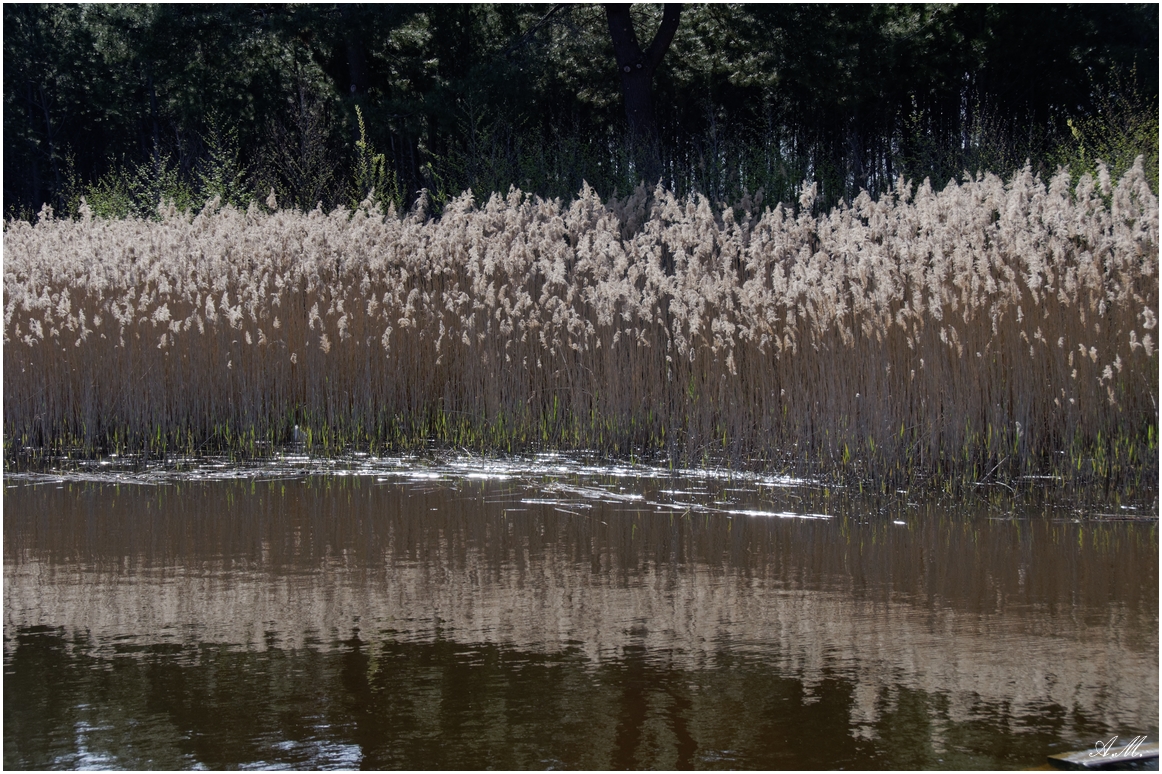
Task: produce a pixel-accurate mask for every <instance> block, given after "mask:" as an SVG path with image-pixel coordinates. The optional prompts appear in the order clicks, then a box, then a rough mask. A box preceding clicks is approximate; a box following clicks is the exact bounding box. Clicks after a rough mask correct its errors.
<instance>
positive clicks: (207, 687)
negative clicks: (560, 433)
mask: <svg viewBox="0 0 1162 774" xmlns="http://www.w3.org/2000/svg"><path fill="white" fill-rule="evenodd" d="M4 482H5V489H4V498H3V504H4V732H3V734H4V765H5V768H36V769H44V768H154V769H174V768H176V769H180V768H212V769H229V768H322V769H328V768H361V767H362V768H468V769H475V768H486V767H490V768H503V769H510V768H516V769H524V768H582V769H608V768H627V767H629V768H665V769H686V768H710V769H713V768H764V769H766V768H774V769H780V768H980V767H984V768H1020V767H1029V766H1036V765H1038V764H1040V763H1042V762H1044V759H1045V756H1046V755H1047V754H1051V753H1054V752H1063V751H1066V750H1072V749H1082V748H1087V747H1093V745H1094V743H1095V742H1097V741H1099V740H1108V739H1109V738H1110V737H1112V736H1115V735H1117V736H1119V737H1120V738H1121V740H1123V741H1129V740H1130V739H1131V738H1132V737H1134V736H1136V735H1143V734H1144V735H1147V736H1149V737H1150V738H1151V739H1156V738H1157V734H1158V697H1159V683H1158V647H1159V641H1158V532H1157V520H1156V517H1157V514H1156V512H1154V513H1146V514H1143V513H1139V512H1137V511H1134V510H1132V509H1125V508H1117V507H1113V508H1111V509H1109V510H1107V511H1104V512H1103V511H1094V510H1089V511H1086V512H1079V511H1076V510H1072V509H1069V508H1061V507H1056V508H1050V507H1048V506H1039V507H1031V506H1026V507H1024V508H1021V509H1017V508H1014V507H1013V506H1011V505H1009V506H1004V505H998V504H997V503H996V502H994V503H993V504H991V505H990V504H989V503H988V501H987V500H986V499H985V498H981V499H980V500H979V501H968V502H964V501H961V502H958V503H945V504H937V503H916V502H909V501H908V499H907V497H906V496H904V495H903V494H896V495H893V496H891V497H886V498H870V497H861V496H860V495H859V494H858V493H855V492H850V491H845V490H836V489H827V488H825V487H822V486H817V485H812V484H810V483H807V482H802V481H794V480H790V479H781V478H777V477H757V476H746V475H731V474H729V473H727V472H724V471H717V472H713V471H701V472H699V471H680V472H677V473H675V472H671V471H668V470H658V469H653V468H648V467H641V466H628V465H607V464H601V463H588V462H585V461H584V460H580V459H576V458H568V457H556V456H553V455H545V456H541V457H536V458H530V459H526V460H518V461H509V462H489V461H482V460H479V459H475V460H474V459H462V460H445V461H442V462H432V461H423V460H409V459H399V460H386V459H380V460H372V459H367V458H364V459H361V460H355V461H351V462H349V463H343V464H335V465H330V466H321V464H320V463H316V462H313V461H311V460H305V459H295V458H291V459H287V460H284V461H282V462H280V463H277V464H272V465H267V466H261V467H253V468H247V467H239V466H230V465H213V464H203V465H201V466H200V467H198V468H197V469H195V470H192V471H184V472H183V471H174V470H166V469H158V470H151V471H146V472H140V473H132V472H118V471H116V470H114V469H113V467H112V466H107V467H101V466H95V467H94V468H92V469H90V470H87V471H81V472H74V473H70V474H68V475H62V476H51V475H43V474H42V475H33V474H29V475H7V476H5V479H4ZM1127 517H1129V518H1128V519H1127Z"/></svg>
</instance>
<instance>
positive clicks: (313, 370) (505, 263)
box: [4, 161, 1158, 497]
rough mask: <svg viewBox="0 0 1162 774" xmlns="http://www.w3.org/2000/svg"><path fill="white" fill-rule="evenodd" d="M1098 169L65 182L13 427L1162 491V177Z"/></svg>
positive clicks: (14, 362)
mask: <svg viewBox="0 0 1162 774" xmlns="http://www.w3.org/2000/svg"><path fill="white" fill-rule="evenodd" d="M1098 172H1099V174H1098V176H1097V178H1096V179H1094V178H1092V177H1090V176H1089V175H1084V176H1082V178H1081V180H1080V182H1079V183H1078V185H1077V186H1076V187H1072V186H1071V183H1070V177H1069V173H1068V172H1064V171H1063V172H1061V173H1059V174H1058V175H1056V176H1055V177H1054V178H1053V179H1052V180H1051V181H1049V183H1048V184H1047V185H1046V184H1045V183H1044V182H1042V181H1041V180H1039V179H1038V178H1036V177H1035V176H1033V175H1032V173H1031V172H1030V170H1029V169H1026V170H1024V171H1023V172H1021V173H1019V174H1017V175H1015V176H1014V177H1013V179H1012V180H1011V181H1009V182H1008V183H1004V182H1003V181H1001V180H1000V179H999V178H997V177H995V176H992V175H987V176H983V177H979V178H977V179H975V180H972V181H968V182H965V183H962V184H959V185H957V184H953V185H949V186H947V187H945V188H944V189H943V190H940V191H936V190H933V189H932V188H931V187H930V186H928V185H927V184H925V185H922V186H920V187H919V188H917V189H913V188H912V187H910V186H902V187H901V188H900V189H899V190H898V191H896V192H895V193H891V194H885V195H884V196H882V197H880V199H879V200H877V201H873V200H872V199H871V197H869V196H868V195H867V194H863V195H861V196H860V197H858V198H857V199H856V200H855V201H854V202H853V204H852V205H851V206H850V207H849V206H846V205H841V206H839V207H837V208H835V209H833V210H832V211H830V212H829V213H827V214H824V215H820V216H815V215H812V214H810V213H811V210H812V204H813V203H812V201H811V198H812V197H813V196H814V194H815V191H814V187H811V188H808V190H807V191H805V192H804V194H803V198H802V201H801V202H800V203H799V205H800V206H799V207H798V208H795V209H797V210H798V212H797V214H796V212H795V209H789V208H786V207H784V206H782V205H778V206H776V207H773V208H772V207H769V206H767V207H763V206H760V205H761V203H760V202H759V201H757V200H751V199H749V198H747V199H744V200H743V201H741V202H740V203H739V205H738V207H737V208H730V207H726V208H722V207H718V206H714V205H712V204H711V203H710V202H709V201H708V200H707V199H706V198H705V197H702V196H694V197H691V198H687V199H679V198H676V197H675V196H674V195H673V194H671V193H669V192H667V191H665V190H664V189H662V188H661V187H658V188H656V189H655V190H654V191H653V192H652V193H650V192H647V191H646V190H645V189H644V188H639V190H638V191H637V192H636V193H635V194H634V195H633V196H631V197H629V198H628V199H625V200H614V201H608V202H603V201H602V200H601V199H599V198H598V197H597V196H596V194H594V193H593V192H592V191H591V190H586V191H583V192H582V195H581V196H580V197H579V198H577V199H575V200H574V201H572V202H571V203H567V204H563V203H562V202H561V201H560V200H552V201H547V200H544V199H541V198H539V197H530V196H527V195H522V194H521V193H520V192H519V191H513V192H511V193H510V194H509V195H508V196H507V198H503V197H501V196H499V195H496V194H494V195H493V196H492V197H491V198H490V199H488V200H487V201H486V202H480V203H477V202H474V201H473V199H472V197H471V196H469V195H465V196H463V197H460V198H457V199H455V200H453V201H451V202H449V203H448V205H447V206H446V207H445V208H444V211H443V214H442V216H441V217H440V218H427V217H425V216H424V212H423V209H422V207H421V208H417V209H415V210H413V211H412V212H411V213H410V214H406V215H401V214H398V213H396V212H395V211H394V210H393V211H391V212H388V213H383V212H381V211H380V210H379V209H378V204H377V203H374V202H371V201H366V202H364V204H363V206H362V207H360V208H359V209H357V210H356V211H354V212H349V211H347V210H345V209H336V210H335V211H333V212H332V213H331V214H330V215H327V214H325V213H323V212H322V211H321V210H314V211H312V212H310V213H303V212H302V211H299V210H293V209H291V210H276V209H275V207H276V202H275V199H274V197H271V198H270V199H269V200H268V202H267V203H266V204H264V205H260V204H258V203H252V204H251V205H250V207H249V208H248V209H247V210H245V211H243V210H237V209H234V208H233V207H230V206H226V207H225V208H223V209H219V202H217V201H214V202H211V203H210V205H208V206H207V207H206V208H205V209H203V210H202V211H201V212H200V213H199V214H197V215H192V214H182V213H179V212H177V211H176V210H175V209H174V208H173V206H172V205H171V206H170V207H169V208H168V209H167V210H166V211H165V212H163V213H161V214H160V218H159V220H156V221H150V220H139V219H129V220H103V219H95V218H93V217H92V214H91V213H90V212H89V210H88V207H87V206H82V213H81V218H80V219H78V220H67V219H55V218H53V217H52V214H51V212H50V211H49V210H48V209H47V208H45V209H44V210H43V211H42V215H41V219H40V221H39V222H38V223H36V224H35V225H32V224H29V223H27V222H24V221H16V222H13V223H12V224H10V226H9V228H8V229H7V231H6V233H5V239H4V248H5V265H4V288H5V308H4V315H5V326H4V331H5V344H4V379H5V382H4V424H5V427H4V429H5V444H6V453H7V455H8V456H9V457H12V456H22V455H25V454H33V455H36V454H46V453H47V454H50V455H51V454H62V453H80V454H84V455H88V454H92V453H94V452H109V451H131V452H135V451H147V452H151V453H155V454H165V453H174V452H176V453H180V454H183V455H192V454H196V453H198V452H205V451H208V450H230V451H234V452H238V453H242V454H244V455H261V454H266V453H270V452H272V451H275V450H277V449H279V448H280V447H282V446H283V445H285V444H287V443H289V442H290V441H291V440H292V439H294V438H296V436H298V435H299V433H303V434H304V435H305V438H304V439H303V440H304V441H305V443H306V444H307V445H308V446H309V447H311V448H313V449H315V450H319V451H324V452H327V453H337V452H341V451H345V450H349V449H351V448H352V446H354V447H355V448H357V449H358V448H362V449H369V448H370V449H371V450H373V451H374V450H384V449H400V448H409V447H417V446H420V447H422V446H424V445H425V444H427V443H429V442H432V441H435V442H437V443H439V444H441V445H444V446H453V447H457V448H459V447H470V448H473V449H477V450H486V451H495V450H502V451H503V450H508V451H522V450H530V449H537V448H545V447H551V448H572V449H590V450H598V451H601V452H605V453H609V454H613V455H618V456H629V455H634V454H643V453H644V454H665V455H667V456H669V458H670V459H672V460H675V461H683V462H687V463H695V464H704V463H706V462H710V461H721V460H731V461H733V462H735V463H736V464H737V463H741V464H744V465H748V466H750V465H753V466H759V467H765V468H776V469H782V470H799V471H816V472H817V471H820V470H822V471H826V472H831V473H841V474H851V475H854V476H856V477H858V478H859V479H860V480H868V479H870V480H874V481H878V482H881V483H882V485H883V486H885V487H886V486H895V485H899V484H903V483H914V482H916V481H925V480H936V481H939V482H942V483H945V484H948V483H950V482H961V483H968V484H980V483H986V484H987V483H989V482H991V481H993V480H995V479H997V478H999V479H1000V480H1001V481H1002V482H1003V481H1013V480H1014V479H1016V478H1017V477H1019V476H1022V475H1032V476H1051V477H1053V478H1055V479H1056V480H1058V481H1067V482H1071V483H1073V484H1080V485H1084V486H1089V485H1091V484H1094V483H1096V484H1099V485H1100V486H1101V487H1103V488H1108V490H1109V491H1113V492H1116V493H1118V494H1119V495H1127V496H1143V493H1146V494H1145V496H1147V497H1148V496H1149V493H1151V492H1153V493H1156V491H1157V489H1156V487H1157V475H1158V469H1157V458H1158V448H1157V404H1156V396H1157V393H1158V381H1157V375H1158V349H1157V342H1156V337H1157V330H1156V327H1157V318H1156V310H1157V306H1158V199H1157V197H1156V196H1155V195H1154V194H1153V193H1152V192H1151V190H1150V187H1149V185H1148V184H1147V182H1146V180H1145V175H1144V172H1143V169H1142V166H1141V163H1140V161H1139V163H1138V164H1137V165H1135V166H1134V167H1133V168H1132V169H1131V170H1130V171H1129V172H1127V174H1126V175H1125V176H1124V177H1123V178H1122V180H1121V181H1120V182H1117V183H1116V184H1115V183H1114V182H1113V181H1111V180H1110V178H1109V175H1108V174H1107V172H1106V170H1105V167H1104V166H1102V165H1099V169H1098ZM296 425H298V426H300V428H303V429H301V430H300V431H298V432H293V433H292V430H293V428H295V426H296ZM933 474H934V475H935V477H934V478H933ZM1103 491H1104V490H1103Z"/></svg>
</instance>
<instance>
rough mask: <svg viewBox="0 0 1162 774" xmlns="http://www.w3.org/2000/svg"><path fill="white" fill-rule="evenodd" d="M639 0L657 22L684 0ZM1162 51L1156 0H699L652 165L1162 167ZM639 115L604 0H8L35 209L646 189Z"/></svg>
mask: <svg viewBox="0 0 1162 774" xmlns="http://www.w3.org/2000/svg"><path fill="white" fill-rule="evenodd" d="M631 13H632V17H633V23H634V25H635V26H636V28H637V37H638V39H639V40H641V41H643V43H645V42H648V41H650V40H652V39H653V37H654V34H655V31H656V30H658V29H659V27H660V26H661V25H662V22H663V9H662V7H661V6H649V5H646V6H641V5H639V6H633V8H632V9H631ZM1157 74H1158V7H1157V5H1155V4H1103V5H1022V4H996V5H960V6H946V5H893V4H873V5H786V4H765V5H745V6H734V5H706V6H703V5H696V6H687V7H685V8H684V9H683V10H682V12H681V21H680V24H679V26H678V29H677V32H676V34H675V35H674V38H673V42H672V44H671V45H670V47H669V49H668V51H667V52H666V53H665V56H664V59H663V61H662V62H661V64H660V66H658V68H657V70H656V71H655V72H654V74H653V82H652V99H653V108H654V114H655V115H656V117H657V121H656V143H657V153H656V155H655V156H651V162H650V164H649V165H648V167H649V169H650V170H651V171H652V172H654V173H657V172H658V171H659V170H660V176H661V180H662V182H663V183H664V184H665V185H666V186H668V187H670V188H672V189H674V190H676V191H678V192H684V191H688V190H692V189H697V190H699V191H702V192H703V193H706V194H707V195H709V196H711V197H713V198H717V199H731V198H734V197H736V196H738V195H739V194H740V193H741V192H742V191H744V190H751V191H754V190H756V189H758V188H760V187H762V188H764V189H765V190H766V193H767V199H768V201H769V200H774V199H793V198H794V193H795V191H796V189H797V187H798V186H799V184H800V182H801V181H802V180H804V179H810V180H814V181H816V182H818V183H819V184H820V187H821V192H822V196H821V197H820V199H819V202H820V204H821V206H826V205H828V204H830V203H834V202H835V201H837V200H839V199H841V198H848V197H851V196H852V195H853V194H855V193H857V192H858V191H859V190H860V189H861V188H867V189H868V190H871V191H873V192H878V191H882V190H884V189H886V188H887V187H889V186H890V185H891V184H892V183H893V181H894V180H895V179H896V178H897V177H898V176H900V175H904V176H905V177H909V178H914V179H921V178H923V177H926V176H930V177H932V179H933V181H934V182H939V183H942V182H944V181H947V180H948V179H950V178H953V177H959V176H960V175H961V174H962V173H964V172H965V171H968V172H974V171H977V170H982V169H988V170H990V171H994V172H998V173H1001V174H1004V173H1006V172H1008V171H1010V170H1012V169H1013V168H1016V167H1019V166H1022V165H1023V164H1024V163H1025V162H1026V160H1029V161H1031V162H1032V163H1033V164H1034V166H1035V167H1037V168H1038V169H1041V170H1045V171H1052V169H1054V168H1055V167H1056V166H1057V165H1058V164H1060V163H1070V164H1074V165H1075V166H1076V167H1077V168H1078V169H1079V170H1080V169H1083V168H1087V165H1089V166H1092V164H1093V161H1094V160H1095V158H1096V156H1095V154H1103V155H1104V156H1107V157H1108V158H1104V160H1105V161H1106V162H1107V163H1108V164H1111V165H1113V166H1114V167H1115V168H1117V167H1119V166H1121V167H1124V166H1128V164H1129V163H1130V162H1131V161H1132V159H1133V156H1135V155H1137V154H1138V153H1145V154H1147V155H1150V154H1153V155H1152V159H1153V163H1152V164H1148V167H1149V168H1150V169H1151V170H1152V175H1153V178H1154V180H1155V186H1156V175H1157V162H1156V158H1157V120H1158V119H1157V116H1158V108H1157V97H1158V79H1157ZM357 108H358V109H359V113H360V114H361V115H362V116H363V119H364V128H363V129H362V130H361V129H360V127H359V120H358V116H357V111H356V109H357ZM628 130H629V127H627V119H626V112H625V107H624V103H623V98H622V93H621V88H620V83H619V75H618V70H617V63H616V61H615V57H614V48H613V44H612V42H611V40H610V28H609V23H608V19H607V12H606V10H605V9H604V8H602V7H601V6H573V5H556V6H551V7H548V6H536V5H434V6H425V5H414V6H411V5H400V4H384V5H273V4H248V5H149V6H146V5H120V6H118V5H113V6H99V5H15V4H6V5H5V7H4V143H5V146H4V208H5V212H6V214H7V215H9V216H21V215H24V216H27V215H29V214H31V213H32V212H33V211H34V210H35V209H37V208H39V207H40V205H41V204H43V203H46V202H47V203H50V204H52V205H53V206H54V207H55V208H56V209H57V211H58V212H66V213H67V212H75V210H76V207H77V204H78V203H79V200H80V197H81V196H82V195H84V196H86V197H87V200H88V201H89V203H90V206H92V207H93V209H94V210H95V211H97V212H99V213H104V214H109V215H116V214H126V213H129V212H138V213H142V214H144V213H148V212H150V211H152V210H153V209H154V208H156V206H157V203H158V202H159V201H160V199H162V198H169V199H174V200H176V201H177V202H178V203H179V204H189V205H190V206H197V205H198V204H199V203H200V201H199V200H204V199H206V198H209V197H210V196H213V195H218V196H221V197H222V198H223V199H226V200H231V201H234V202H236V203H238V204H245V203H246V202H248V201H249V199H250V198H252V197H257V198H258V199H259V200H260V201H262V200H265V199H266V198H267V196H268V194H269V192H270V190H272V189H273V190H274V191H275V194H276V197H277V199H278V201H279V202H280V203H281V204H283V205H290V204H293V205H296V206H300V207H308V208H309V207H314V206H315V205H316V203H318V202H322V203H323V206H324V207H325V208H329V207H333V206H338V205H345V204H350V203H351V202H352V201H359V200H360V199H362V198H363V197H365V196H367V195H368V194H369V193H370V189H371V187H372V186H373V184H374V183H378V185H375V186H374V187H375V188H376V195H377V196H378V197H379V198H382V199H385V200H386V199H393V200H395V201H396V202H397V203H399V204H407V203H410V201H411V200H412V199H413V198H414V197H415V196H416V193H417V192H418V191H419V189H421V188H427V189H429V191H430V192H431V195H432V198H433V200H434V201H435V203H436V204H437V205H438V204H440V203H441V202H442V201H444V200H446V198H447V197H448V196H451V195H455V194H457V193H459V192H460V191H461V190H463V189H465V188H472V189H473V190H475V191H476V192H477V193H484V192H485V191H488V190H507V188H508V187H509V186H510V185H516V186H518V187H520V188H522V189H525V190H528V191H534V192H537V193H540V194H544V195H552V196H571V195H573V194H574V193H576V191H577V190H578V189H579V188H580V187H581V184H582V181H583V180H586V181H588V182H589V183H590V184H591V185H593V186H594V187H595V188H596V189H597V190H598V191H599V192H600V193H602V194H603V195H609V194H612V193H624V192H626V191H628V190H631V189H632V187H633V186H634V185H636V183H637V182H638V180H637V178H638V176H639V174H640V172H641V171H642V170H643V169H645V167H643V165H642V164H640V163H639V162H638V159H639V158H640V156H639V155H637V154H635V152H634V150H633V146H634V142H635V136H634V134H635V133H633V132H630V131H628ZM652 140H653V137H652V135H651V141H652ZM377 165H378V166H377ZM655 165H656V166H655ZM360 170H362V172H361V171H360ZM371 172H374V174H371ZM651 176H652V175H651Z"/></svg>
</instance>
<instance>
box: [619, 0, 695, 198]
mask: <svg viewBox="0 0 1162 774" xmlns="http://www.w3.org/2000/svg"><path fill="white" fill-rule="evenodd" d="M681 13H682V6H681V4H680V3H666V7H665V10H664V11H663V12H662V23H661V25H660V26H659V27H658V31H657V33H656V34H655V35H654V39H653V41H652V42H651V43H650V45H649V47H647V48H646V49H645V51H643V50H642V48H641V46H640V45H639V44H638V40H637V33H636V32H634V28H633V19H632V18H631V17H630V13H629V4H627V3H616V4H613V3H611V4H609V5H606V6H605V16H606V19H607V20H608V22H609V37H610V39H611V40H612V41H613V53H614V56H615V58H616V59H617V71H618V73H619V74H620V76H621V95H622V97H623V98H624V100H625V118H626V121H627V123H628V125H629V136H630V143H631V151H632V154H633V158H634V161H635V165H636V167H637V172H638V176H639V177H640V178H642V179H644V180H647V181H649V182H654V181H656V180H657V179H658V178H659V177H660V176H661V171H662V162H661V154H660V152H659V148H658V125H657V121H656V120H655V118H654V103H653V79H654V73H655V72H656V71H657V69H658V65H660V64H661V63H662V58H663V57H664V56H665V55H666V51H667V50H668V49H669V48H670V43H671V42H673V40H674V33H676V32H677V31H678V19H679V17H680V16H681Z"/></svg>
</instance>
